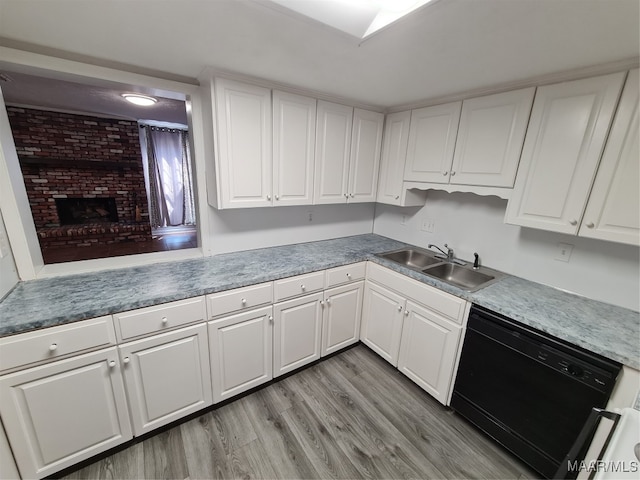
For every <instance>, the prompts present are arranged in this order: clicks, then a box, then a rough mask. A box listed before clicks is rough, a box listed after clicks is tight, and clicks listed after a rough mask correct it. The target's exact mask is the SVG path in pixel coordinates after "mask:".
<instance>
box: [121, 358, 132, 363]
mask: <svg viewBox="0 0 640 480" xmlns="http://www.w3.org/2000/svg"><path fill="white" fill-rule="evenodd" d="M130 361H131V359H130V358H129V357H124V358H123V359H122V362H123V363H129V362H130Z"/></svg>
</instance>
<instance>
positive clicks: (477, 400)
mask: <svg viewBox="0 0 640 480" xmlns="http://www.w3.org/2000/svg"><path fill="white" fill-rule="evenodd" d="M620 369H621V365H620V364H619V363H616V362H612V361H610V360H608V359H605V358H604V357H601V356H599V355H595V354H593V353H590V352H587V351H586V350H583V349H581V348H578V347H575V346H573V345H571V344H568V343H566V342H563V341H561V340H559V339H557V338H555V337H552V336H550V335H548V334H544V333H542V332H539V331H537V330H534V329H532V328H530V327H527V326H525V325H522V324H520V323H517V322H515V321H513V320H511V319H508V318H506V317H504V316H501V315H499V314H496V313H494V312H491V311H489V310H486V309H483V308H481V307H477V306H475V305H474V306H473V307H472V309H471V312H470V314H469V321H468V324H467V332H466V335H465V340H464V344H463V348H462V354H461V357H460V365H459V368H458V373H457V376H456V382H455V385H454V390H453V396H452V399H451V407H452V408H453V409H455V410H456V411H457V412H458V413H459V414H461V415H462V416H464V417H466V418H467V419H469V420H470V421H471V422H472V423H474V424H476V426H478V427H479V428H480V429H482V430H484V431H485V432H486V433H487V434H489V435H490V436H492V437H493V438H494V439H495V440H497V441H498V442H499V443H501V444H502V445H503V446H504V447H506V448H507V449H508V450H510V451H511V452H512V453H514V454H515V455H516V456H518V457H519V458H521V459H522V460H523V461H524V462H525V463H527V464H529V465H530V466H531V467H532V468H534V469H535V470H536V471H538V472H539V473H540V474H542V475H543V476H544V477H545V478H552V477H553V475H554V474H555V473H556V471H557V470H558V467H559V466H560V464H561V462H563V461H564V460H565V456H566V455H567V453H568V452H569V450H570V449H571V447H572V445H573V443H574V441H575V439H576V437H577V436H578V434H579V433H580V431H581V429H582V426H583V425H584V423H585V421H586V420H587V418H588V416H589V414H590V412H591V409H592V408H593V407H605V406H606V404H607V400H608V398H609V396H610V394H611V391H612V389H613V386H614V384H615V380H616V378H617V376H618V373H619V372H620Z"/></svg>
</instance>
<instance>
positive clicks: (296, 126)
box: [273, 90, 316, 205]
mask: <svg viewBox="0 0 640 480" xmlns="http://www.w3.org/2000/svg"><path fill="white" fill-rule="evenodd" d="M315 142H316V99H315V98H309V97H303V96H301V95H294V94H292V93H285V92H279V91H275V90H274V92H273V204H274V205H309V204H311V203H312V202H313V168H314V162H313V161H314V154H315V152H314V149H315Z"/></svg>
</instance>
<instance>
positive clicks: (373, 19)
mask: <svg viewBox="0 0 640 480" xmlns="http://www.w3.org/2000/svg"><path fill="white" fill-rule="evenodd" d="M270 1H271V2H272V3H275V4H277V5H279V6H280V7H284V8H286V9H288V10H293V11H294V12H297V13H299V14H302V15H304V16H306V17H309V18H312V19H314V20H316V21H318V22H322V23H324V24H326V25H329V26H331V27H333V28H337V29H338V30H342V31H343V32H346V33H348V34H349V35H353V36H354V37H356V38H360V39H364V38H366V37H368V36H369V35H371V34H373V33H375V32H377V31H378V30H380V29H382V28H384V27H386V26H387V25H389V24H391V23H393V22H395V21H396V20H398V19H400V18H402V17H404V16H405V15H408V14H409V13H411V12H413V11H415V10H417V9H418V8H420V7H422V6H423V5H426V4H427V3H429V2H432V1H434V0H305V1H301V0H270Z"/></svg>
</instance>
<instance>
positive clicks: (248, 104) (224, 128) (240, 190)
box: [215, 78, 272, 208]
mask: <svg viewBox="0 0 640 480" xmlns="http://www.w3.org/2000/svg"><path fill="white" fill-rule="evenodd" d="M215 92H216V108H217V110H216V112H217V127H218V152H219V154H220V158H219V162H218V165H219V167H220V172H219V175H220V184H219V187H220V189H221V198H222V203H223V208H240V207H264V206H270V205H271V188H272V178H271V175H272V161H271V155H272V151H271V136H272V133H271V90H269V89H267V88H262V87H258V86H255V85H248V84H244V83H239V82H235V81H232V80H226V79H220V78H217V79H216V80H215Z"/></svg>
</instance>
